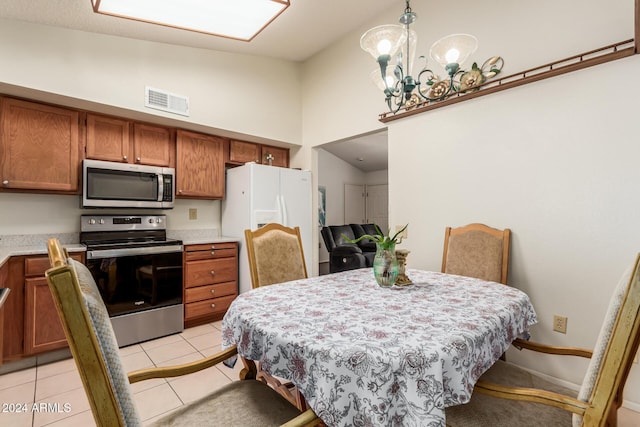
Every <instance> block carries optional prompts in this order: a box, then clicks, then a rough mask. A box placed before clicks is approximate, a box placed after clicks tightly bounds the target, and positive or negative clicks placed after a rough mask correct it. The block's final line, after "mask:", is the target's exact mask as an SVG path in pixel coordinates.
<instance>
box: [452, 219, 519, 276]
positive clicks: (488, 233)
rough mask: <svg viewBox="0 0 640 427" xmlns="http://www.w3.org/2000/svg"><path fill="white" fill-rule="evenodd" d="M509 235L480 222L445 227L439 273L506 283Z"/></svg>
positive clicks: (509, 232)
mask: <svg viewBox="0 0 640 427" xmlns="http://www.w3.org/2000/svg"><path fill="white" fill-rule="evenodd" d="M510 234H511V231H510V230H509V229H508V228H507V229H505V230H498V229H495V228H492V227H488V226H486V225H483V224H469V225H467V226H464V227H459V228H451V227H447V228H446V231H445V242H444V252H443V256H442V272H443V273H448V274H457V275H460V276H467V277H475V278H478V279H483V280H489V281H492V282H498V283H504V284H506V283H507V275H508V266H509V241H510Z"/></svg>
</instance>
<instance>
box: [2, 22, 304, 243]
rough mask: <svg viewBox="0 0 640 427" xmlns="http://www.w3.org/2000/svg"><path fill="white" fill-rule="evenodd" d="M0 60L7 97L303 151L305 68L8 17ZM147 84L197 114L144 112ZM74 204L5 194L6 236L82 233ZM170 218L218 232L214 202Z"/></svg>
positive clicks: (296, 160)
mask: <svg viewBox="0 0 640 427" xmlns="http://www.w3.org/2000/svg"><path fill="white" fill-rule="evenodd" d="M0 57H3V58H5V63H4V66H2V67H0V93H6V94H11V95H18V96H25V97H28V98H31V99H34V100H41V101H44V102H55V103H60V104H62V105H68V106H71V107H76V108H86V109H89V110H92V111H98V112H104V113H109V114H121V115H123V116H125V117H131V118H136V119H139V120H148V121H152V122H156V123H163V124H167V125H172V126H178V127H184V128H187V129H193V130H198V131H204V132H210V133H214V134H223V135H224V134H230V135H245V136H246V137H247V139H249V140H258V141H267V142H269V141H275V142H284V143H290V144H300V143H301V138H302V137H301V128H302V114H301V108H300V97H301V94H300V92H301V85H300V70H299V65H298V64H294V63H290V62H287V61H280V60H273V59H267V58H257V57H252V56H247V55H237V54H230V53H224V52H213V51H207V50H201V49H192V48H185V47H179V46H173V45H166V44H159V43H151V42H145V41H140V40H130V39H125V38H120V37H113V36H105V35H100V34H91V33H86V32H82V31H73V30H67V29H62V28H55V27H49V26H44V25H37V24H30V23H26V22H19V21H10V20H2V19H0ZM145 85H150V86H153V87H156V88H159V89H165V90H168V91H170V92H174V93H177V94H180V95H184V96H188V97H189V101H190V113H191V116H190V117H183V116H177V115H172V114H169V113H164V112H161V111H158V110H153V109H148V108H145V107H144V87H145ZM294 147H295V146H294ZM297 151H299V150H296V149H295V148H294V149H293V152H294V153H295V152H297ZM303 152H304V150H303ZM291 164H292V166H293V167H305V168H309V167H310V166H309V165H308V161H307V159H306V158H304V157H301V156H298V157H296V156H292V160H291ZM77 198H78V197H77V196H51V195H31V194H8V193H0V209H1V211H0V212H1V213H0V234H27V233H41V232H44V233H51V232H70V231H78V230H79V222H78V216H79V215H80V214H81V213H82V210H81V209H80V208H79V202H78V201H77ZM188 207H197V208H198V209H199V212H198V213H199V215H198V220H195V221H190V220H188V216H187V212H188V211H187V209H188ZM44 213H46V214H44ZM167 214H168V215H169V226H170V227H171V228H180V229H185V228H217V229H219V228H220V203H219V202H216V201H181V200H178V201H177V202H176V207H175V208H174V209H173V210H172V211H167Z"/></svg>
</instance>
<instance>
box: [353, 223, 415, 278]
mask: <svg viewBox="0 0 640 427" xmlns="http://www.w3.org/2000/svg"><path fill="white" fill-rule="evenodd" d="M408 226H409V224H407V225H405V226H404V227H402V228H401V229H400V230H398V231H397V232H396V234H394V235H393V237H392V236H390V234H391V233H387V234H386V235H385V234H384V233H382V230H380V227H378V226H377V225H376V226H375V227H376V231H377V232H378V234H364V235H362V236H360V237H358V238H357V239H350V238H348V237H347V236H345V235H344V234H342V237H343V238H344V239H345V240H346V241H348V242H350V243H358V242H359V241H361V240H364V239H369V240H371V241H372V242H374V243H375V244H376V255H375V257H374V258H373V275H374V277H375V278H376V282H377V283H378V285H380V286H384V287H388V286H393V285H394V284H395V283H396V279H397V278H398V259H397V258H396V245H397V244H398V243H401V242H402V237H400V238H399V237H398V236H400V235H402V233H403V232H404V231H405V230H406V229H407V227H408Z"/></svg>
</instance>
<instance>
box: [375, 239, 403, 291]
mask: <svg viewBox="0 0 640 427" xmlns="http://www.w3.org/2000/svg"><path fill="white" fill-rule="evenodd" d="M373 275H374V277H375V278H376V282H378V285H380V286H383V287H389V286H393V285H394V284H395V283H396V279H397V278H398V259H397V258H396V245H395V244H392V245H388V246H386V247H384V246H382V245H381V244H380V243H376V256H375V258H373Z"/></svg>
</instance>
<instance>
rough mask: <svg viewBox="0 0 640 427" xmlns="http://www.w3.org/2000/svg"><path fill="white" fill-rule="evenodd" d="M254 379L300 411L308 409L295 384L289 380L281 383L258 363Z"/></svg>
mask: <svg viewBox="0 0 640 427" xmlns="http://www.w3.org/2000/svg"><path fill="white" fill-rule="evenodd" d="M256 379H257V380H260V381H262V382H263V383H265V384H266V385H268V386H269V387H271V388H272V389H274V390H275V391H277V392H278V393H279V394H280V395H281V396H282V397H284V398H285V399H287V400H288V401H289V402H290V403H291V404H292V405H293V406H295V407H296V408H298V409H299V410H300V411H302V412H304V411H306V410H307V409H309V407H308V406H307V401H306V400H305V398H304V396H303V395H302V393H300V391H299V390H298V388H297V387H296V386H294V385H293V384H292V383H290V382H287V383H285V384H283V383H281V382H280V380H278V379H277V378H276V377H274V376H272V375H271V374H269V373H268V372H266V371H265V370H263V369H262V368H261V367H260V365H259V364H258V372H257V375H256Z"/></svg>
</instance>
